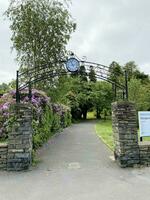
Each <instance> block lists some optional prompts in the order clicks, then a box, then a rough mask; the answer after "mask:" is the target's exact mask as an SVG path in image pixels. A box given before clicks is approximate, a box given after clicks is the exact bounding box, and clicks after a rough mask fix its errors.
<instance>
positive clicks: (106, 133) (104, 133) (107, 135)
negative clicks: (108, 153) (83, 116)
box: [95, 120, 150, 150]
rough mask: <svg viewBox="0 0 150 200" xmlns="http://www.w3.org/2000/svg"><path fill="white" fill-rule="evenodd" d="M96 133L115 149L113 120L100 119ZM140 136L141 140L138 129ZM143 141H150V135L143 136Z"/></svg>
mask: <svg viewBox="0 0 150 200" xmlns="http://www.w3.org/2000/svg"><path fill="white" fill-rule="evenodd" d="M95 129H96V133H97V135H98V136H99V137H100V138H101V140H102V141H103V142H104V143H105V144H106V145H107V146H108V147H109V148H110V149H111V150H114V142H113V136H112V122H111V120H100V121H99V122H98V123H97V124H96V127H95ZM138 138H139V141H140V134H139V130H138ZM143 141H150V137H143Z"/></svg>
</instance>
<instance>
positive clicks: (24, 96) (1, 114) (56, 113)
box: [0, 89, 71, 149]
mask: <svg viewBox="0 0 150 200" xmlns="http://www.w3.org/2000/svg"><path fill="white" fill-rule="evenodd" d="M21 103H29V98H28V90H23V91H22V92H21ZM30 103H31V105H32V107H33V122H32V124H33V130H34V134H33V147H34V148H35V149H37V148H38V147H39V146H41V145H42V144H43V143H44V142H45V141H46V140H47V139H48V138H49V137H50V136H51V135H52V134H54V133H55V132H56V131H58V130H60V129H62V128H64V127H67V126H69V125H70V124H71V115H70V109H69V108H68V107H67V106H64V105H61V104H53V103H51V99H50V98H49V97H47V95H46V94H45V93H44V92H43V91H39V90H35V89H33V90H32V98H31V102H30ZM13 104H15V91H10V92H9V93H8V94H5V95H3V96H2V97H1V99H0V139H5V138H7V137H8V132H9V131H8V126H9V121H10V118H11V116H12V115H11V111H10V108H11V106H12V105H13Z"/></svg>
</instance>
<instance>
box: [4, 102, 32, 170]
mask: <svg viewBox="0 0 150 200" xmlns="http://www.w3.org/2000/svg"><path fill="white" fill-rule="evenodd" d="M13 110H14V121H15V123H13V126H12V130H11V132H10V133H9V136H8V155H7V170H9V171H21V170H26V169H28V168H29V167H30V165H31V162H32V109H31V106H30V105H29V104H20V103H17V104H16V105H15V106H14V107H13Z"/></svg>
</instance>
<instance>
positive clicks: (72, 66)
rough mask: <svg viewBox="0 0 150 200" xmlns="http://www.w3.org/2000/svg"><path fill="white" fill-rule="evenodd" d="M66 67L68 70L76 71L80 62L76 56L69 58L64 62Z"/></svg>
mask: <svg viewBox="0 0 150 200" xmlns="http://www.w3.org/2000/svg"><path fill="white" fill-rule="evenodd" d="M66 67H67V70H68V71H69V72H77V71H78V70H79V67H80V62H79V61H78V60H77V59H76V58H69V59H68V60H67V62H66Z"/></svg>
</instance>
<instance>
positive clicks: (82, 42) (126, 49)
mask: <svg viewBox="0 0 150 200" xmlns="http://www.w3.org/2000/svg"><path fill="white" fill-rule="evenodd" d="M8 4H9V0H0V36H1V37H0V77H1V78H0V82H2V81H9V80H11V78H15V71H16V70H17V68H18V65H17V63H15V61H14V58H15V53H13V54H12V53H11V51H10V47H11V45H12V44H11V41H10V36H11V32H10V30H9V23H8V22H7V21H4V20H3V17H2V13H3V12H4V11H5V10H6V9H7V7H8ZM149 8H150V1H148V0H132V1H131V0H92V1H91V0H82V1H81V0H72V5H71V8H70V9H71V14H72V16H73V18H74V19H75V21H76V22H77V30H76V32H75V33H73V35H72V38H71V40H70V42H69V45H68V49H70V50H72V51H73V52H75V53H76V54H77V55H78V57H80V58H82V57H83V56H86V57H87V59H88V60H90V61H95V62H98V63H102V64H105V65H109V64H110V63H111V62H112V61H114V60H115V61H117V62H119V63H120V64H122V65H123V64H125V63H126V62H128V61H130V60H134V61H135V62H136V63H137V65H138V66H139V67H140V69H141V70H142V71H144V72H146V73H149V74H150V56H149V51H150V37H149V35H150V12H149Z"/></svg>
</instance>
